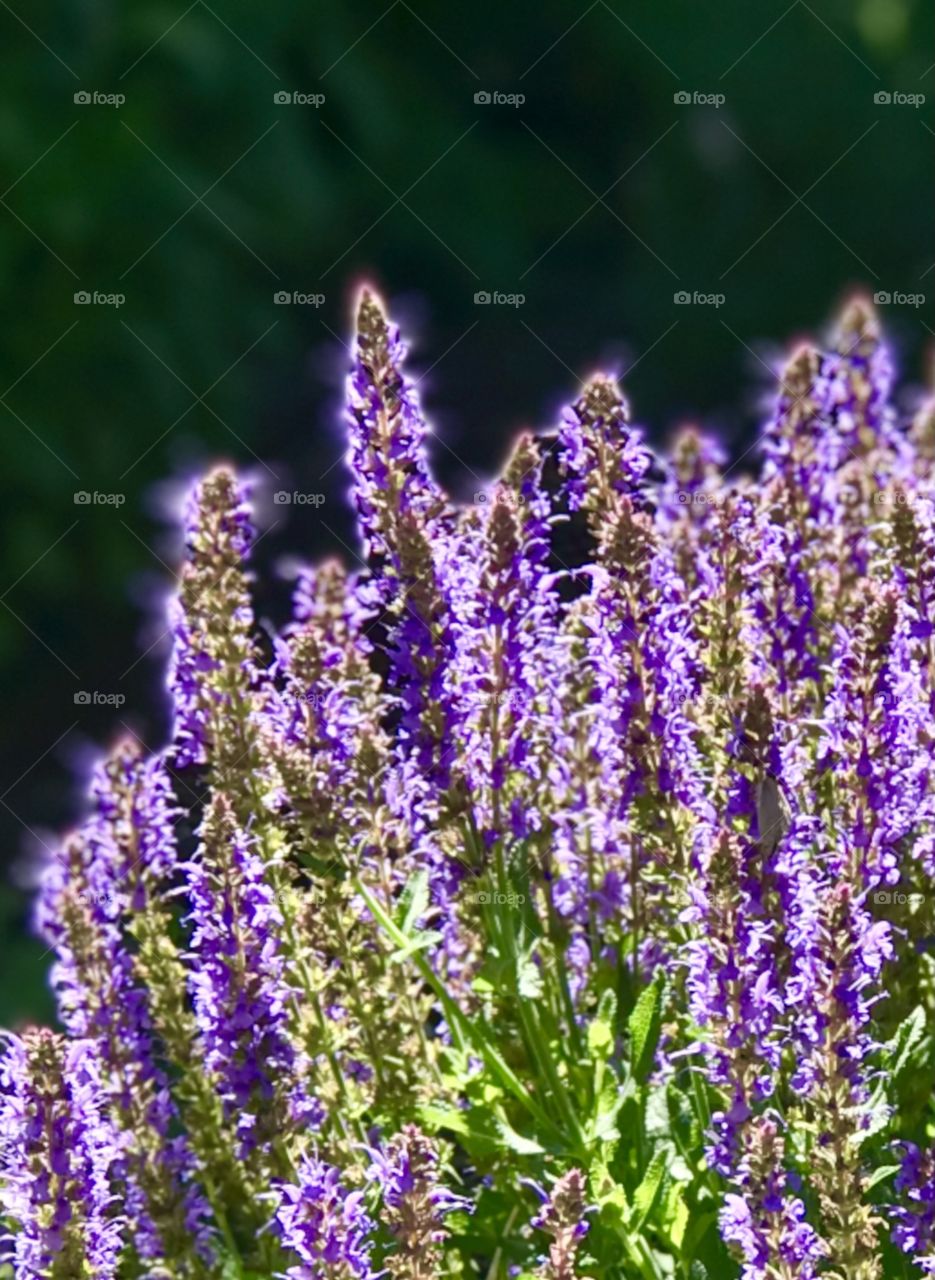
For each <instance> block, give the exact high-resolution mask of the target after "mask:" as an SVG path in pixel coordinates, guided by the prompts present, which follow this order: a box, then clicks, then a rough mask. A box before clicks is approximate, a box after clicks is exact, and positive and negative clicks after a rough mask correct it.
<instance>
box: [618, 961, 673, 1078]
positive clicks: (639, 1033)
mask: <svg viewBox="0 0 935 1280" xmlns="http://www.w3.org/2000/svg"><path fill="white" fill-rule="evenodd" d="M663 981H664V979H663V976H662V974H661V972H660V973H658V974H657V975H656V977H655V979H654V980H653V982H652V983H651V984H650V985H649V986H648V987H646V989H645V990H644V991H642V992H641V993H640V997H639V999H638V1000H637V1002H636V1004H635V1005H634V1007H633V1012H632V1013H631V1014H630V1018H629V1022H628V1023H627V1027H628V1030H629V1032H630V1070H631V1071H632V1073H633V1076H634V1078H635V1079H636V1080H637V1081H638V1082H639V1083H640V1084H644V1083H645V1081H646V1080H647V1078H648V1076H649V1073H650V1071H651V1070H652V1066H653V1060H654V1058H655V1056H656V1046H657V1044H658V1043H659V1032H660V1028H661V1024H662V990H663Z"/></svg>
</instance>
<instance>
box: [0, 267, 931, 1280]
mask: <svg viewBox="0 0 935 1280" xmlns="http://www.w3.org/2000/svg"><path fill="white" fill-rule="evenodd" d="M403 354H404V353H403V348H402V346H401V344H400V340H399V336H398V334H397V333H396V331H395V330H394V329H393V327H392V326H391V325H390V324H389V323H388V322H387V320H386V319H385V317H384V314H383V312H382V310H381V308H380V306H379V304H378V302H377V301H376V300H375V299H374V298H373V297H372V296H371V295H369V294H367V293H364V294H363V296H362V299H361V302H360V308H359V324H358V333H357V345H356V351H355V354H354V365H353V370H352V373H351V376H350V378H349V382H348V401H347V403H348V410H347V421H348V433H349V451H348V459H349V464H350V468H351V471H352V475H353V490H352V493H353V501H354V503H355V506H356V511H357V515H358V522H359V532H360V547H359V552H360V554H359V563H358V564H355V565H352V566H351V567H350V568H348V567H346V566H342V565H340V564H338V563H335V562H328V563H325V564H323V565H320V566H318V567H315V568H308V569H306V570H303V571H302V572H301V574H300V576H299V578H298V583H297V587H296V591H295V598H294V615H293V620H292V621H291V622H290V623H289V625H288V626H286V627H285V628H284V629H283V630H282V631H281V632H280V633H279V634H276V635H274V636H272V638H270V635H269V633H268V632H267V631H264V630H262V629H261V628H259V627H258V626H257V625H256V622H255V619H254V615H253V609H252V604H251V592H250V578H249V573H248V569H247V565H248V562H249V557H250V552H251V544H252V542H253V540H254V531H253V527H252V519H251V510H250V504H249V496H248V494H247V493H246V491H245V487H244V485H243V483H242V482H241V481H240V480H239V479H238V477H237V476H235V475H234V474H233V473H232V472H231V471H229V470H224V469H221V470H217V471H215V472H213V473H211V474H210V475H208V476H207V477H206V478H205V479H204V480H203V481H202V482H201V483H200V484H198V485H197V487H196V488H195V489H194V491H193V492H192V494H191V497H190V503H189V508H188V510H187V513H186V516H185V528H186V542H187V558H186V562H185V565H184V568H183V571H182V575H181V581H180V586H179V590H178V594H177V597H176V598H175V600H174V601H173V604H172V610H171V624H172V628H173V635H174V649H173V656H172V660H171V664H170V670H169V687H170V690H171V694H172V698H173V704H174V731H173V734H172V739H171V742H170V743H169V744H168V746H167V747H166V748H165V749H164V750H163V751H162V752H160V753H158V754H156V755H153V754H149V753H146V752H144V751H143V750H142V748H141V747H140V746H139V745H138V744H137V743H135V742H132V741H122V742H121V743H119V744H118V745H117V747H116V748H115V749H114V751H113V752H112V753H111V755H110V756H109V757H108V758H107V759H105V760H104V761H102V762H101V764H100V765H99V766H98V768H97V769H96V772H95V774H94V778H93V784H92V788H91V805H90V810H89V815H88V817H87V820H86V821H85V823H84V825H83V826H81V828H80V829H79V830H78V831H76V832H75V833H74V834H73V835H72V836H70V837H69V838H68V839H67V840H66V842H65V844H64V847H63V849H62V850H61V852H60V854H59V856H58V857H57V858H56V859H54V860H53V861H52V862H51V863H50V865H49V866H48V868H47V869H46V872H45V875H44V880H43V886H42V890H41V895H40V901H39V905H38V927H39V929H40V931H41V933H42V936H43V937H44V938H45V939H46V941H47V943H48V945H49V946H50V948H53V949H54V952H55V955H56V960H55V966H54V971H53V983H54V987H55V991H56V993H57V998H58V1006H59V1012H60V1019H61V1023H62V1026H63V1031H61V1032H54V1031H50V1030H44V1029H43V1030H28V1031H25V1032H24V1033H23V1034H22V1035H21V1036H10V1037H8V1040H7V1044H6V1048H5V1052H4V1055H3V1060H2V1068H0V1197H2V1201H0V1202H2V1210H3V1218H4V1221H5V1222H6V1224H7V1227H8V1231H9V1234H8V1257H9V1258H10V1260H11V1266H12V1272H13V1274H14V1275H15V1276H16V1277H17V1280H34V1278H35V1280H38V1278H39V1277H52V1278H53V1280H75V1278H79V1277H102V1278H104V1280H107V1278H109V1277H114V1276H119V1277H128V1278H129V1277H142V1276H148V1277H198V1278H208V1277H212V1278H217V1280H231V1278H240V1280H248V1278H249V1280H257V1278H259V1277H263V1278H266V1280H268V1278H270V1277H273V1276H278V1275H285V1276H288V1277H291V1278H292V1280H319V1278H326V1277H328V1278H334V1280H337V1278H339V1277H340V1278H342V1280H343V1278H350V1277H374V1276H377V1275H379V1274H381V1273H388V1274H389V1275H391V1276H394V1277H400V1278H403V1280H405V1278H408V1280H417V1278H418V1280H429V1278H430V1277H442V1276H464V1277H472V1276H476V1277H479V1278H481V1280H483V1278H484V1277H487V1278H488V1280H500V1278H501V1277H506V1276H528V1275H532V1274H535V1275H538V1276H542V1277H551V1280H571V1278H572V1277H575V1276H580V1277H584V1276H593V1277H606V1278H608V1280H609V1278H611V1277H627V1278H630V1277H633V1278H641V1280H664V1278H666V1280H667V1278H670V1277H671V1278H673V1280H706V1278H707V1280H724V1278H725V1277H732V1276H733V1277H736V1276H740V1275H742V1276H743V1277H744V1280H808V1278H809V1277H818V1276H826V1277H839V1278H840V1280H875V1278H876V1277H883V1276H887V1277H890V1276H893V1277H901V1276H912V1275H919V1274H923V1273H926V1274H932V1273H935V1147H933V1134H935V1104H933V1096H932V1095H933V1088H932V1086H933V1082H935V1047H933V1027H935V1023H933V1017H935V963H933V948H932V943H933V940H935V886H933V873H935V841H933V834H935V777H933V770H932V750H933V743H935V683H933V676H935V512H933V501H935V486H933V481H932V463H933V456H935V410H933V408H932V407H931V406H923V407H922V409H921V410H920V411H919V413H918V415H917V416H916V418H915V421H914V422H913V423H912V424H911V425H909V426H907V425H906V424H904V423H903V422H902V421H901V420H900V416H899V414H898V413H897V412H896V411H895V409H894V407H893V404H892V401H891V369H890V361H889V356H888V353H887V348H886V346H885V345H884V343H883V342H882V341H881V338H880V335H879V333H878V331H877V327H876V322H875V319H874V317H873V315H872V314H871V312H870V310H869V308H868V307H867V306H866V305H865V304H863V303H862V302H855V303H853V304H852V305H851V306H849V308H848V309H847V311H846V312H845V314H844V315H843V317H842V319H841V321H840V324H839V326H838V330H837V332H836V334H835V336H834V339H833V343H832V345H831V348H830V350H827V351H820V350H817V349H812V348H810V347H804V348H802V349H800V350H798V351H796V352H795V353H794V355H793V356H792V358H791V359H790V361H789V363H788V365H787V366H786V368H785V370H784V371H783V373H782V376H781V380H780V386H779V390H778V393H777V395H776V397H775V403H774V405H773V408H772V411H771V413H770V416H769V420H768V421H767V423H766V424H765V428H764V431H763V435H762V438H761V440H760V441H759V443H758V452H759V454H760V455H761V456H760V459H759V462H758V475H757V476H756V477H755V478H742V476H741V473H740V471H739V470H738V468H737V467H736V466H729V467H727V468H726V470H724V469H723V468H724V467H725V461H724V459H723V458H722V456H721V453H720V450H719V448H718V446H717V444H716V443H715V442H714V441H712V440H710V439H708V438H706V437H705V436H704V435H703V434H701V433H699V432H697V431H695V430H692V429H688V430H684V431H683V432H682V433H681V434H680V435H679V436H678V438H677V439H676V440H675V441H674V443H673V445H672V447H671V449H670V450H669V452H668V454H667V455H666V456H665V457H654V456H653V454H652V453H651V452H650V450H649V449H648V448H647V446H646V445H645V444H644V443H643V440H642V438H641V435H640V432H639V431H638V430H637V429H636V428H635V427H634V426H632V425H631V423H630V420H629V414H628V409H627V405H626V402H625V400H624V398H623V396H622V394H621V392H620V390H619V388H618V386H617V385H616V383H615V381H614V380H613V379H612V378H610V377H603V376H599V377H596V378H594V379H593V380H592V381H590V382H589V383H588V384H587V385H586V386H585V387H584V388H583V390H582V392H581V395H580V397H579V399H578V400H577V401H576V402H575V403H574V404H573V405H572V406H571V407H570V408H569V409H567V410H566V412H565V413H564V415H563V417H562V421H561V423H560V425H559V427H558V429H557V431H556V432H555V433H553V434H552V435H546V436H543V437H540V438H535V437H532V436H524V437H522V438H521V439H520V440H519V441H518V442H517V443H516V446H515V448H514V451H513V453H512V456H511V457H510V459H509V461H508V463H507V465H506V467H505V469H504V472H503V475H502V478H501V479H500V480H498V481H497V482H496V483H495V484H494V485H492V486H491V488H490V489H489V491H488V492H487V493H486V494H484V495H480V496H479V497H478V499H477V500H475V502H474V503H473V504H471V505H469V506H460V507H459V506H457V505H456V504H453V503H452V502H451V501H449V499H448V498H447V497H446V495H445V494H444V493H442V492H441V490H440V489H439V487H438V485H437V484H436V482H435V480H434V479H433V477H432V475H431V473H430V471H429V468H428V466H427V463H426V457H425V443H426V441H425V437H426V430H427V429H426V425H425V422H424V419H423V416H422V412H421V409H420V406H419V402H418V399H417V396H416V393H415V390H414V388H413V386H412V384H411V383H410V382H409V381H407V379H406V376H405V373H404V371H403V366H402V362H403ZM481 498H482V499H483V500H480V499H481Z"/></svg>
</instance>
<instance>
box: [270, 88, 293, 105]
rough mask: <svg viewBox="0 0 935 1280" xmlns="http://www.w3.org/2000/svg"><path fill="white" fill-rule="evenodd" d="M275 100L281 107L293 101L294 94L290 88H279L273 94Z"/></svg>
mask: <svg viewBox="0 0 935 1280" xmlns="http://www.w3.org/2000/svg"><path fill="white" fill-rule="evenodd" d="M273 101H274V102H275V103H276V104H277V105H278V106H280V107H284V106H287V105H288V104H289V103H290V102H291V101H292V94H291V93H290V92H289V90H288V89H279V90H277V92H276V93H274V94H273Z"/></svg>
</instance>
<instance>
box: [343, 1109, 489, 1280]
mask: <svg viewBox="0 0 935 1280" xmlns="http://www.w3.org/2000/svg"><path fill="white" fill-rule="evenodd" d="M370 1156H371V1159H372V1164H371V1166H370V1169H369V1171H368V1177H369V1178H370V1179H372V1180H374V1181H376V1182H377V1183H378V1185H379V1187H380V1189H381V1192H382V1198H383V1208H382V1213H381V1221H382V1223H383V1225H384V1226H386V1227H387V1228H388V1229H389V1231H390V1232H391V1234H392V1235H393V1238H394V1240H395V1242H396V1247H395V1249H394V1250H393V1251H392V1252H391V1253H390V1254H389V1255H388V1256H387V1258H386V1268H387V1270H388V1271H389V1273H390V1274H391V1275H392V1276H395V1277H397V1278H398V1280H433V1278H434V1277H435V1276H436V1275H437V1274H438V1265H439V1263H440V1261H441V1256H442V1251H441V1245H442V1244H443V1243H444V1241H445V1240H446V1239H447V1237H448V1231H447V1229H446V1227H445V1218H446V1217H447V1216H448V1214H449V1213H459V1212H460V1213H470V1212H472V1211H473V1207H474V1206H473V1205H472V1203H471V1201H470V1200H467V1199H466V1198H465V1197H464V1196H459V1195H456V1194H455V1193H454V1192H452V1191H450V1190H448V1188H447V1187H445V1186H444V1184H443V1183H442V1182H441V1180H440V1178H439V1169H438V1163H439V1160H438V1152H437V1150H436V1149H435V1146H434V1144H433V1143H432V1141H431V1140H430V1139H429V1138H428V1137H426V1135H425V1134H424V1133H422V1132H421V1130H420V1129H418V1128H417V1126H416V1125H411V1124H410V1125H406V1126H405V1127H404V1128H403V1129H402V1130H401V1131H400V1132H399V1133H398V1134H396V1135H395V1136H394V1137H392V1138H391V1139H390V1140H389V1141H388V1142H387V1144H386V1145H385V1147H383V1148H382V1149H373V1150H371V1151H370Z"/></svg>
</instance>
